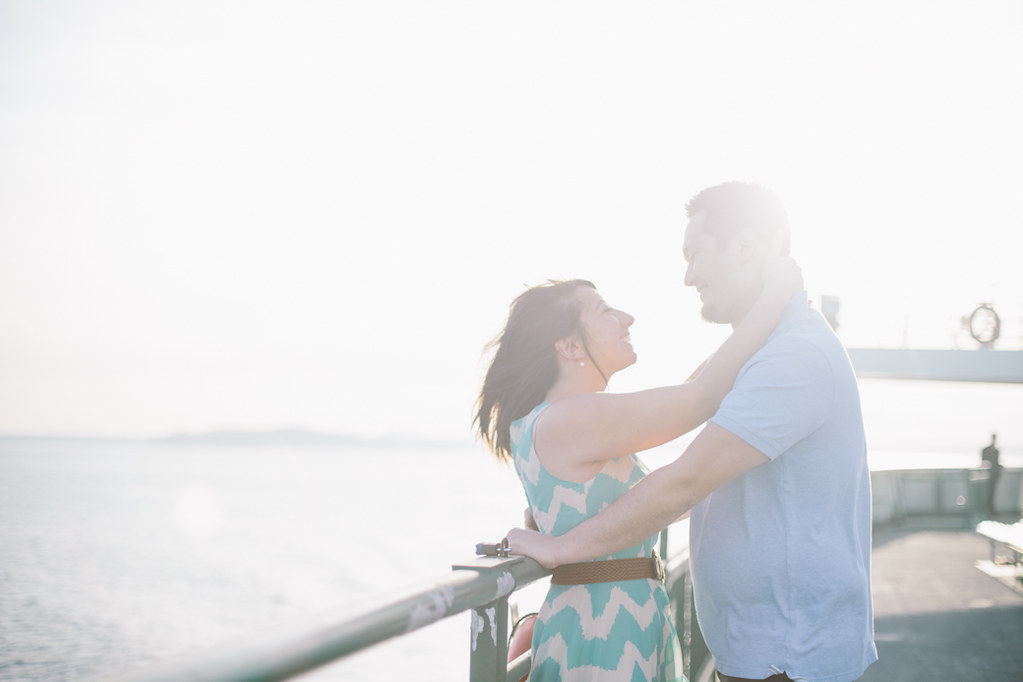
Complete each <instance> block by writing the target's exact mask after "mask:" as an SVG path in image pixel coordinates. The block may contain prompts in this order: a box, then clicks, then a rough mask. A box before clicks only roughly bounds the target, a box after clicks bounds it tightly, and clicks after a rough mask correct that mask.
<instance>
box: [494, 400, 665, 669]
mask: <svg viewBox="0 0 1023 682" xmlns="http://www.w3.org/2000/svg"><path fill="white" fill-rule="evenodd" d="M548 405H550V403H541V404H540V405H538V406H537V407H535V408H534V409H533V411H532V412H530V413H529V414H528V415H526V416H525V417H523V418H521V419H518V420H516V421H515V422H513V423H512V425H511V444H512V453H513V455H514V462H515V470H516V471H517V472H518V475H519V479H520V480H521V481H522V487H523V488H524V489H525V491H526V498H527V500H528V501H529V508H530V511H531V512H532V514H533V519H534V520H535V521H536V525H537V527H538V528H539V529H540V531H541V532H542V533H544V534H545V535H562V534H564V533H566V532H568V530H570V529H571V528H573V527H575V526H577V525H578V524H580V523H582V522H583V521H585V520H586V519H587V518H589V517H590V516H593V515H594V514H596V513H597V512H599V511H600V510H601V509H603V508H604V507H606V506H608V505H609V504H610V503H611V502H613V501H614V500H615V499H617V498H618V497H620V496H622V495H623V494H624V493H625V492H626V491H627V490H628V489H629V488H631V487H632V486H634V485H635V484H636V482H638V481H639V480H640V479H641V478H643V476H645V475H646V473H647V469H646V467H645V466H644V465H643V463H642V462H640V461H639V459H638V458H637V457H636V456H635V455H629V456H628V457H624V456H623V457H617V458H615V459H613V460H611V461H609V462H608V463H607V464H606V465H605V466H604V468H603V469H601V470H600V473H598V474H597V475H596V476H595V477H593V478H592V479H590V480H589V481H587V482H585V483H576V482H573V481H565V480H563V479H560V478H557V477H556V476H554V475H553V474H551V473H550V472H549V471H547V470H546V469H545V468H544V466H543V465H542V464H541V463H540V460H539V459H538V458H537V456H536V452H535V450H534V449H533V426H534V425H535V424H536V420H537V418H538V417H539V416H540V414H541V413H542V412H543V410H544V409H545V408H546V407H547V406H548ZM656 539H657V536H654V537H652V538H649V539H647V540H646V541H644V542H642V543H640V544H638V545H635V546H633V547H629V548H628V549H625V550H622V551H620V552H617V553H616V554H612V555H610V556H606V557H601V558H602V559H627V558H632V557H648V556H650V552H651V551H652V550H653V548H654V545H655V541H656ZM532 648H533V664H532V669H531V670H530V673H529V680H530V682H551V681H554V680H558V681H560V682H575V681H580V682H581V681H583V680H585V681H586V682H604V681H607V682H612V681H613V682H621V681H623V680H631V681H633V682H639V681H646V682H654V681H656V682H685V677H684V676H683V674H682V651H681V647H680V645H679V640H678V635H677V633H676V632H675V625H674V622H673V620H672V617H671V610H670V608H669V604H668V593H667V592H666V591H665V589H664V586H663V585H662V584H661V583H660V582H658V581H656V580H653V579H647V578H643V579H640V580H624V581H619V582H613V583H592V584H588V585H551V587H550V590H549V591H548V592H547V597H546V598H545V599H544V603H543V606H541V607H540V613H539V616H538V617H537V620H536V626H535V629H534V630H533V647H532Z"/></svg>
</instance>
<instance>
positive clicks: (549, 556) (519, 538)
mask: <svg viewBox="0 0 1023 682" xmlns="http://www.w3.org/2000/svg"><path fill="white" fill-rule="evenodd" d="M506 537H507V540H508V552H509V553H510V554H521V555H523V556H528V557H529V558H530V559H533V560H535V561H536V562H537V563H539V564H540V565H541V566H543V567H544V568H554V567H556V566H557V565H558V560H557V556H556V554H555V551H554V549H555V547H556V546H557V542H558V539H557V538H552V537H550V536H549V535H543V534H542V533H538V532H537V531H535V530H526V529H524V528H512V529H511V530H510V531H508V535H507V536H506Z"/></svg>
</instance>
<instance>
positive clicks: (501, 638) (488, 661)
mask: <svg viewBox="0 0 1023 682" xmlns="http://www.w3.org/2000/svg"><path fill="white" fill-rule="evenodd" d="M470 616H471V617H472V621H471V625H470V626H469V635H470V637H472V642H471V644H472V650H471V653H470V654H469V680H470V682H490V681H491V680H494V681H495V682H505V679H506V677H507V673H508V598H507V597H502V598H501V599H498V600H496V601H492V602H490V603H489V604H486V605H484V606H478V607H476V608H474V609H472V611H471V612H470Z"/></svg>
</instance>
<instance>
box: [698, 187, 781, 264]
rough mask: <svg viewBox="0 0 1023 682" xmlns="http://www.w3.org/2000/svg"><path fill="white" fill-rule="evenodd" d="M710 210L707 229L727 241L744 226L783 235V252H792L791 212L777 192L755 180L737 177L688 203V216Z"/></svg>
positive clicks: (763, 233)
mask: <svg viewBox="0 0 1023 682" xmlns="http://www.w3.org/2000/svg"><path fill="white" fill-rule="evenodd" d="M702 211H706V218H705V221H706V222H705V223H704V225H705V229H707V231H709V232H711V233H713V234H714V235H715V236H716V237H717V241H718V244H719V245H722V246H723V245H724V244H725V243H726V242H727V241H728V239H730V238H731V237H732V236H733V235H735V233H736V232H738V231H739V230H740V229H742V228H750V229H752V230H754V231H755V232H756V233H757V234H759V235H761V236H762V237H763V238H765V239H770V238H773V237H774V238H779V244H780V246H781V255H783V256H787V255H788V254H789V216H788V212H787V211H786V210H785V206H784V205H783V204H782V203H781V199H779V198H778V197H777V195H775V193H774V192H772V191H771V190H769V189H767V188H766V187H763V186H762V185H758V184H756V183H752V182H743V181H740V180H733V181H730V182H724V183H722V184H720V185H715V186H713V187H708V188H707V189H705V190H703V191H701V192H700V193H699V194H697V195H696V196H694V197H693V198H692V199H690V200H689V203H688V204H686V216H687V217H688V218H690V219H691V218H692V217H693V216H695V215H696V214H697V213H700V212H702Z"/></svg>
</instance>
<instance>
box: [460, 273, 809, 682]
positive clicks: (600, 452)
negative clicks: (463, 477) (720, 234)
mask: <svg viewBox="0 0 1023 682" xmlns="http://www.w3.org/2000/svg"><path fill="white" fill-rule="evenodd" d="M765 273H770V274H765V281H764V289H763V292H762V293H761V295H760V298H759V299H758V301H757V303H756V305H755V306H754V308H753V310H752V312H751V313H750V314H749V315H747V316H746V318H745V319H744V321H743V322H742V324H740V325H739V326H738V327H737V328H736V330H735V331H734V332H733V334H732V335H731V336H730V337H729V338H728V340H726V341H725V343H724V344H722V346H721V347H720V348H719V349H718V351H717V352H716V353H715V354H714V355H713V356H712V357H711V359H710V360H708V361H707V362H706V363H704V366H703V367H701V368H700V370H698V371H697V373H696V374H695V375H694V377H693V378H691V380H690V381H688V382H687V383H684V384H681V385H678V386H667V387H662V388H655V389H650V390H646V391H639V392H636V393H624V394H611V393H603V391H604V389H605V388H606V387H607V383H608V379H609V378H610V377H611V376H612V375H613V374H614V373H615V372H618V371H620V370H622V369H625V368H626V367H628V366H630V365H632V364H633V363H634V362H635V361H636V353H635V351H634V350H633V348H632V344H631V342H630V338H629V327H630V326H631V325H632V323H633V318H632V316H630V315H628V314H627V313H624V312H622V311H620V310H615V309H613V308H611V307H610V306H608V305H607V303H605V302H604V300H603V299H602V298H601V297H600V295H599V294H598V293H597V291H596V288H595V287H594V285H593V284H592V283H590V282H587V281H585V280H570V281H563V282H550V283H548V284H545V285H541V286H537V287H533V288H531V289H528V290H527V291H525V292H524V293H523V294H521V295H520V296H519V297H518V298H516V299H515V301H514V302H513V303H512V305H511V309H510V313H509V316H508V322H507V323H506V325H505V328H504V331H503V332H502V333H501V334H500V335H499V336H498V337H497V339H495V340H494V341H493V342H492V343H491V344H490V345H489V346H488V348H489V349H493V351H494V356H493V359H492V361H491V364H490V367H489V369H488V371H487V374H486V378H485V380H484V383H483V388H482V390H481V391H480V396H479V401H478V411H477V414H476V419H475V422H474V423H475V426H476V427H477V428H478V431H479V434H480V436H481V437H482V438H483V440H484V441H485V442H486V444H487V445H488V446H489V448H490V449H491V450H492V451H493V452H494V454H495V455H496V456H497V457H498V458H500V459H502V460H504V461H512V462H514V464H515V469H516V471H517V472H518V475H519V478H520V480H521V481H522V485H523V488H524V489H525V492H526V498H527V500H528V501H529V509H530V512H531V514H532V516H533V519H534V520H535V522H536V525H537V527H538V529H539V530H540V531H541V532H542V533H545V534H547V535H561V534H563V533H565V532H567V531H568V530H569V529H571V528H573V527H574V526H576V525H578V524H579V523H581V522H582V521H584V520H585V519H587V518H588V517H590V516H592V515H593V514H596V513H597V512H598V511H600V509H602V508H603V507H605V506H607V505H608V504H610V503H611V502H612V501H613V500H615V499H616V498H618V497H620V496H621V495H622V494H624V493H625V492H626V491H627V490H628V489H629V488H631V487H632V486H633V485H635V484H636V482H637V481H639V479H641V478H642V477H643V476H644V475H645V474H646V472H647V469H646V467H645V466H644V465H643V464H642V462H640V461H639V459H638V458H637V457H636V456H635V454H633V453H635V452H637V451H639V450H645V449H648V448H651V447H654V446H657V445H661V444H663V443H667V442H668V441H670V440H673V439H675V438H677V437H679V436H681V435H682V434H684V433H687V432H688V431H690V430H692V429H693V428H695V427H696V426H698V425H700V424H702V423H703V422H704V421H706V420H707V419H708V418H710V417H711V416H712V415H713V414H714V412H715V410H716V409H717V406H718V405H719V403H720V402H721V400H722V399H723V398H724V396H725V394H726V393H727V392H728V390H729V388H730V387H731V386H732V383H733V381H734V380H735V377H736V375H737V374H738V372H739V369H740V368H741V367H742V365H743V364H745V362H746V361H747V360H748V359H749V358H750V357H751V356H752V355H753V353H754V352H756V350H757V349H758V348H759V347H760V346H761V345H762V344H763V343H764V342H765V341H766V340H767V337H768V336H769V335H770V333H771V331H772V330H773V329H774V326H775V324H776V323H777V322H778V320H779V319H780V317H781V314H782V311H783V310H784V308H785V306H786V304H787V302H788V300H789V299H790V298H791V296H792V295H793V294H795V293H796V292H798V291H800V290H801V289H802V277H801V276H800V274H799V269H798V267H797V266H796V265H795V263H794V262H792V261H791V260H789V259H779V261H778V262H776V263H773V264H772V265H771V267H769V268H767V269H766V270H765ZM656 539H657V538H656V536H655V537H651V538H648V539H647V540H646V541H644V542H642V543H640V544H639V545H636V546H634V547H630V548H628V549H626V550H623V551H621V552H618V553H616V554H614V555H612V556H609V557H606V558H605V559H603V560H600V561H594V562H587V563H584V564H571V565H569V566H561V567H558V569H556V570H555V573H554V575H553V576H552V579H551V588H550V590H549V592H548V593H547V597H546V599H545V600H544V604H543V606H542V607H541V609H540V613H539V617H538V619H537V623H536V626H535V629H534V632H533V642H532V649H533V663H532V669H531V671H530V678H529V679H530V680H532V681H533V682H538V681H546V680H561V681H563V682H567V681H568V680H601V679H607V680H620V679H646V680H684V679H685V678H684V676H683V674H682V657H681V651H680V647H679V642H678V636H677V634H676V632H675V627H674V624H673V620H672V617H671V613H670V610H669V606H668V595H667V592H666V591H665V589H664V586H663V584H662V582H661V579H662V574H660V573H659V571H660V564H659V560H657V559H656V557H654V558H653V559H651V558H650V557H651V555H652V552H653V549H654V545H655V542H656Z"/></svg>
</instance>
